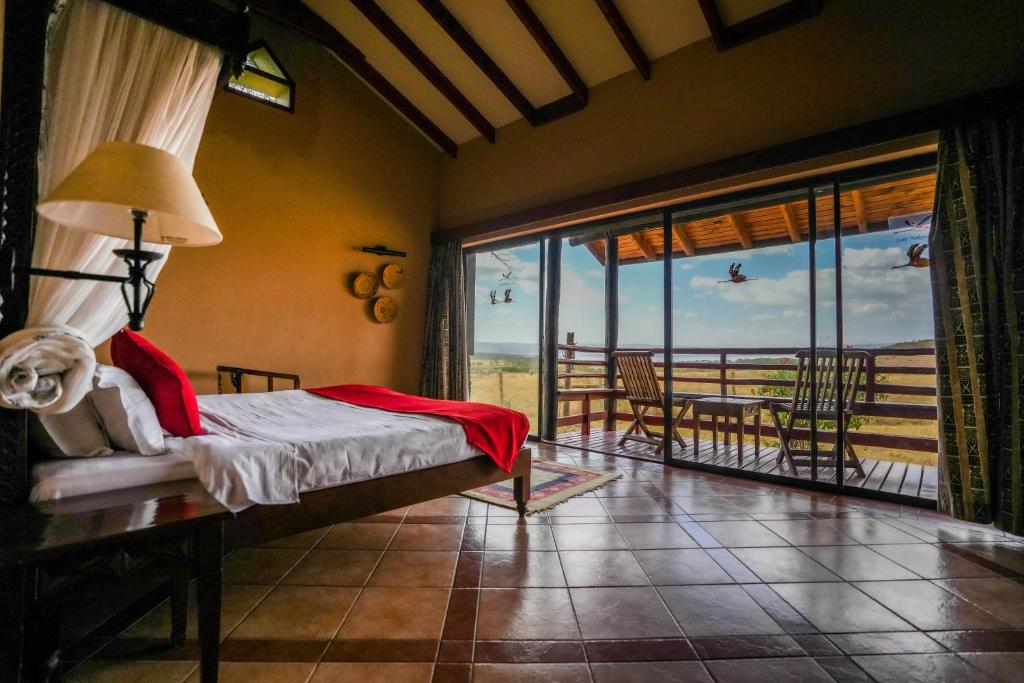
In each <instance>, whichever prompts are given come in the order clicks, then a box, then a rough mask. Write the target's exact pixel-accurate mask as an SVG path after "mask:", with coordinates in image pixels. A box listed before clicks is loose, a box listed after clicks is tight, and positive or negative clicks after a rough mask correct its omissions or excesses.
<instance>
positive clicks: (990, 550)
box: [957, 543, 1024, 575]
mask: <svg viewBox="0 0 1024 683" xmlns="http://www.w3.org/2000/svg"><path fill="white" fill-rule="evenodd" d="M957 546H959V547H960V548H962V549H964V550H967V551H970V552H971V553H973V554H975V555H978V556H980V557H983V558H985V559H987V560H991V561H992V562H995V563H996V564H999V565H1002V566H1004V567H1006V568H1007V569H1012V570H1013V571H1015V572H1017V573H1018V574H1021V575H1024V545H1021V544H1020V543H957Z"/></svg>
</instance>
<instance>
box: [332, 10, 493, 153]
mask: <svg viewBox="0 0 1024 683" xmlns="http://www.w3.org/2000/svg"><path fill="white" fill-rule="evenodd" d="M351 2H352V4H353V5H355V7H356V9H358V10H359V11H360V12H362V13H363V16H364V17H366V18H367V19H368V20H369V21H370V23H371V24H373V25H374V26H375V27H376V28H377V30H378V31H380V32H381V33H382V34H384V37H385V38H387V39H388V40H389V41H390V42H391V44H392V45H394V46H395V48H397V49H398V51H399V52H401V53H402V55H404V56H405V58H406V59H408V60H409V62H410V63H411V64H412V65H413V66H415V67H416V69H417V70H418V71H419V72H420V73H421V74H423V76H424V78H426V79H427V80H428V81H430V84H431V85H433V86H434V87H435V88H437V89H438V91H439V92H440V93H441V94H442V95H444V97H445V99H447V100H448V101H449V102H451V103H452V106H454V107H455V108H456V109H458V110H459V113H460V114H462V115H463V116H465V117H466V120H467V121H469V122H470V123H471V124H473V127H474V128H476V129H477V130H478V131H479V132H480V134H481V135H483V136H484V137H485V138H487V140H488V141H489V142H494V126H492V125H491V123H490V121H488V120H487V119H486V118H485V117H484V115H483V114H481V113H480V110H478V109H477V108H476V107H474V106H473V103H472V102H470V101H469V100H468V99H466V96H465V95H463V94H462V92H460V91H459V89H458V88H457V87H455V84H454V83H452V82H451V81H450V80H448V77H447V76H445V75H444V74H443V73H442V72H441V70H440V69H439V68H437V65H435V64H434V62H432V61H431V60H430V57H427V55H426V54H425V53H424V52H423V50H421V49H420V48H419V47H417V45H416V43H414V42H413V41H412V39H411V38H409V36H407V35H406V34H405V31H403V30H402V29H401V28H399V26H398V24H396V23H395V22H394V21H393V20H392V19H391V17H389V16H388V15H387V13H386V12H385V11H384V10H382V9H381V8H380V5H378V4H377V3H376V2H375V1H374V0H351Z"/></svg>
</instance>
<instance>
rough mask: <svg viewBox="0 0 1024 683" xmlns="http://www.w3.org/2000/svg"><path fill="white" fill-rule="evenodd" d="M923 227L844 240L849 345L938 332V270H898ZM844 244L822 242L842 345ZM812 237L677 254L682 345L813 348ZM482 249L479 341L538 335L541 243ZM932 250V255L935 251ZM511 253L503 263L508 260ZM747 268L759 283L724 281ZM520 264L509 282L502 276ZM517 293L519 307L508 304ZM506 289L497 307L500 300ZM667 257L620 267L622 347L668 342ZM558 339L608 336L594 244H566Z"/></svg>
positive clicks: (829, 321) (831, 319)
mask: <svg viewBox="0 0 1024 683" xmlns="http://www.w3.org/2000/svg"><path fill="white" fill-rule="evenodd" d="M925 239H926V238H925V236H924V235H922V234H919V233H916V232H915V233H893V232H876V233H870V234H866V235H855V236H844V237H843V241H842V245H843V256H842V260H843V278H842V285H843V323H844V324H843V330H844V336H845V338H844V342H845V343H846V344H847V345H858V344H865V345H880V344H892V343H896V342H902V341H912V340H917V339H931V338H932V337H933V334H934V333H933V326H932V301H931V285H930V281H929V275H928V269H927V268H899V269H896V270H894V269H892V266H895V265H899V264H901V263H906V261H907V258H906V254H905V252H906V250H907V248H908V247H909V246H910V245H911V244H913V243H914V242H915V241H916V242H922V241H925ZM834 249H835V246H834V243H833V242H832V241H831V240H823V241H821V242H819V243H818V247H817V254H818V258H817V261H818V263H817V268H816V272H817V276H816V283H817V290H818V343H819V344H828V343H830V342H831V343H834V342H835V329H836V325H835V315H836V313H835V257H834ZM808 250H809V246H808V245H807V244H806V243H803V244H793V245H784V246H777V247H768V248H761V249H752V250H744V251H738V252H734V253H728V254H714V255H708V256H698V257H693V258H681V259H676V260H674V261H673V263H672V298H673V315H672V320H673V325H672V334H673V344H674V345H675V346H677V347H678V346H714V347H722V346H731V347H743V346H751V347H752V346H807V345H808V344H809V339H810V329H809V321H808V311H809V302H810V295H809V276H808V264H807V259H808ZM496 254H497V256H500V257H501V260H499V259H498V258H496V257H495V256H494V255H492V253H490V252H484V253H481V254H478V255H477V257H476V258H477V280H476V296H475V301H474V305H475V311H476V339H477V340H478V341H483V342H491V343H507V342H516V343H530V344H535V343H536V341H537V336H538V334H537V329H538V328H537V325H538V322H537V321H538V310H539V305H540V302H539V289H540V288H539V281H538V279H539V248H538V246H537V245H532V246H527V247H519V248H516V249H509V250H501V251H498V252H496ZM926 255H927V254H926ZM502 261H504V262H502ZM733 262H741V263H742V264H743V267H742V272H743V274H745V275H746V276H747V277H748V278H750V280H749V281H747V282H744V283H741V284H734V283H731V282H729V283H722V282H720V281H721V280H726V279H728V277H729V273H728V269H729V265H730V264H731V263H733ZM509 272H511V275H510V276H508V277H507V278H505V277H503V276H504V275H505V274H506V273H509ZM506 289H511V292H510V296H511V298H512V300H513V301H512V303H510V304H505V303H501V301H502V300H503V298H504V292H505V290H506ZM491 290H496V292H497V297H498V301H499V303H498V304H495V305H492V304H491V303H490V291H491ZM662 298H663V297H662V264H661V262H660V261H657V262H650V263H637V264H629V265H624V266H622V267H621V268H620V270H619V345H620V346H629V345H633V346H660V345H661V344H662V310H663V309H662ZM559 308H560V314H559V338H560V339H562V340H564V339H565V333H566V331H569V330H572V331H574V332H575V333H576V341H577V343H582V344H586V343H591V344H601V343H603V341H604V268H603V267H602V266H601V264H600V263H598V261H597V259H595V258H594V256H593V255H592V254H591V253H590V252H589V251H588V250H587V249H586V248H585V247H582V246H580V247H571V246H569V244H568V242H565V243H564V245H563V249H562V296H561V302H560V306H559Z"/></svg>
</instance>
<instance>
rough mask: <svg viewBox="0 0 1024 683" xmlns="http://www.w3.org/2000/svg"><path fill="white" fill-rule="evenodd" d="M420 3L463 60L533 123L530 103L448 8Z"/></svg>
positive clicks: (435, 0)
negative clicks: (462, 54)
mask: <svg viewBox="0 0 1024 683" xmlns="http://www.w3.org/2000/svg"><path fill="white" fill-rule="evenodd" d="M419 2H420V5H421V6H422V7H423V9H424V10H426V12H427V14H429V15H430V16H431V17H433V18H434V21H436V22H437V24H438V26H440V27H441V28H442V29H443V30H444V32H445V33H447V34H448V37H450V38H451V39H452V40H453V41H454V42H455V44H456V45H458V46H459V48H460V49H461V50H462V51H463V52H465V53H466V56H467V57H469V58H470V60H471V61H472V62H473V63H474V64H476V67H477V68H478V69H480V70H481V71H483V72H484V75H485V76H487V78H489V79H490V80H491V83H493V84H494V86H495V87H496V88H497V89H498V90H500V91H501V94H503V95H504V96H505V98H506V99H507V100H508V101H509V102H511V103H512V106H513V107H515V108H516V109H517V110H519V113H520V114H522V115H523V117H524V118H525V119H526V120H527V121H530V122H531V123H533V117H534V114H535V110H534V108H533V105H532V104H531V103H530V100H528V99H526V96H525V95H523V93H522V92H520V91H519V88H517V87H516V85H515V83H513V82H512V79H510V78H509V77H508V76H507V75H506V74H505V72H504V71H502V70H501V67H499V66H498V65H497V64H495V63H494V60H493V59H491V58H490V56H489V55H488V54H487V53H486V52H484V49H483V48H482V47H480V44H479V43H477V42H476V40H474V39H473V36H471V35H470V34H469V31H467V30H466V29H465V28H463V26H462V24H460V23H459V20H458V19H456V18H455V16H454V15H453V14H452V13H451V12H449V11H448V8H447V7H445V6H444V4H442V2H441V0H419ZM534 125H536V124H534Z"/></svg>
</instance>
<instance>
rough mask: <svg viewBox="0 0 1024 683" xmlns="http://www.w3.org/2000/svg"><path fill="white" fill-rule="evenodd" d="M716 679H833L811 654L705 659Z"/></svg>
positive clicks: (804, 682) (726, 682)
mask: <svg viewBox="0 0 1024 683" xmlns="http://www.w3.org/2000/svg"><path fill="white" fill-rule="evenodd" d="M704 664H705V666H707V668H708V671H710V672H711V675H712V676H714V677H715V680H716V681H718V683H763V682H764V681H793V682H794V683H796V682H797V681H799V682H800V683H835V682H834V680H833V678H832V677H831V676H829V675H828V674H827V673H826V672H825V670H824V669H822V668H821V667H820V666H819V665H818V663H817V662H815V661H814V660H813V659H811V658H810V657H799V658H789V659H787V658H780V659H723V660H716V661H711V662H705V663H704Z"/></svg>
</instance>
